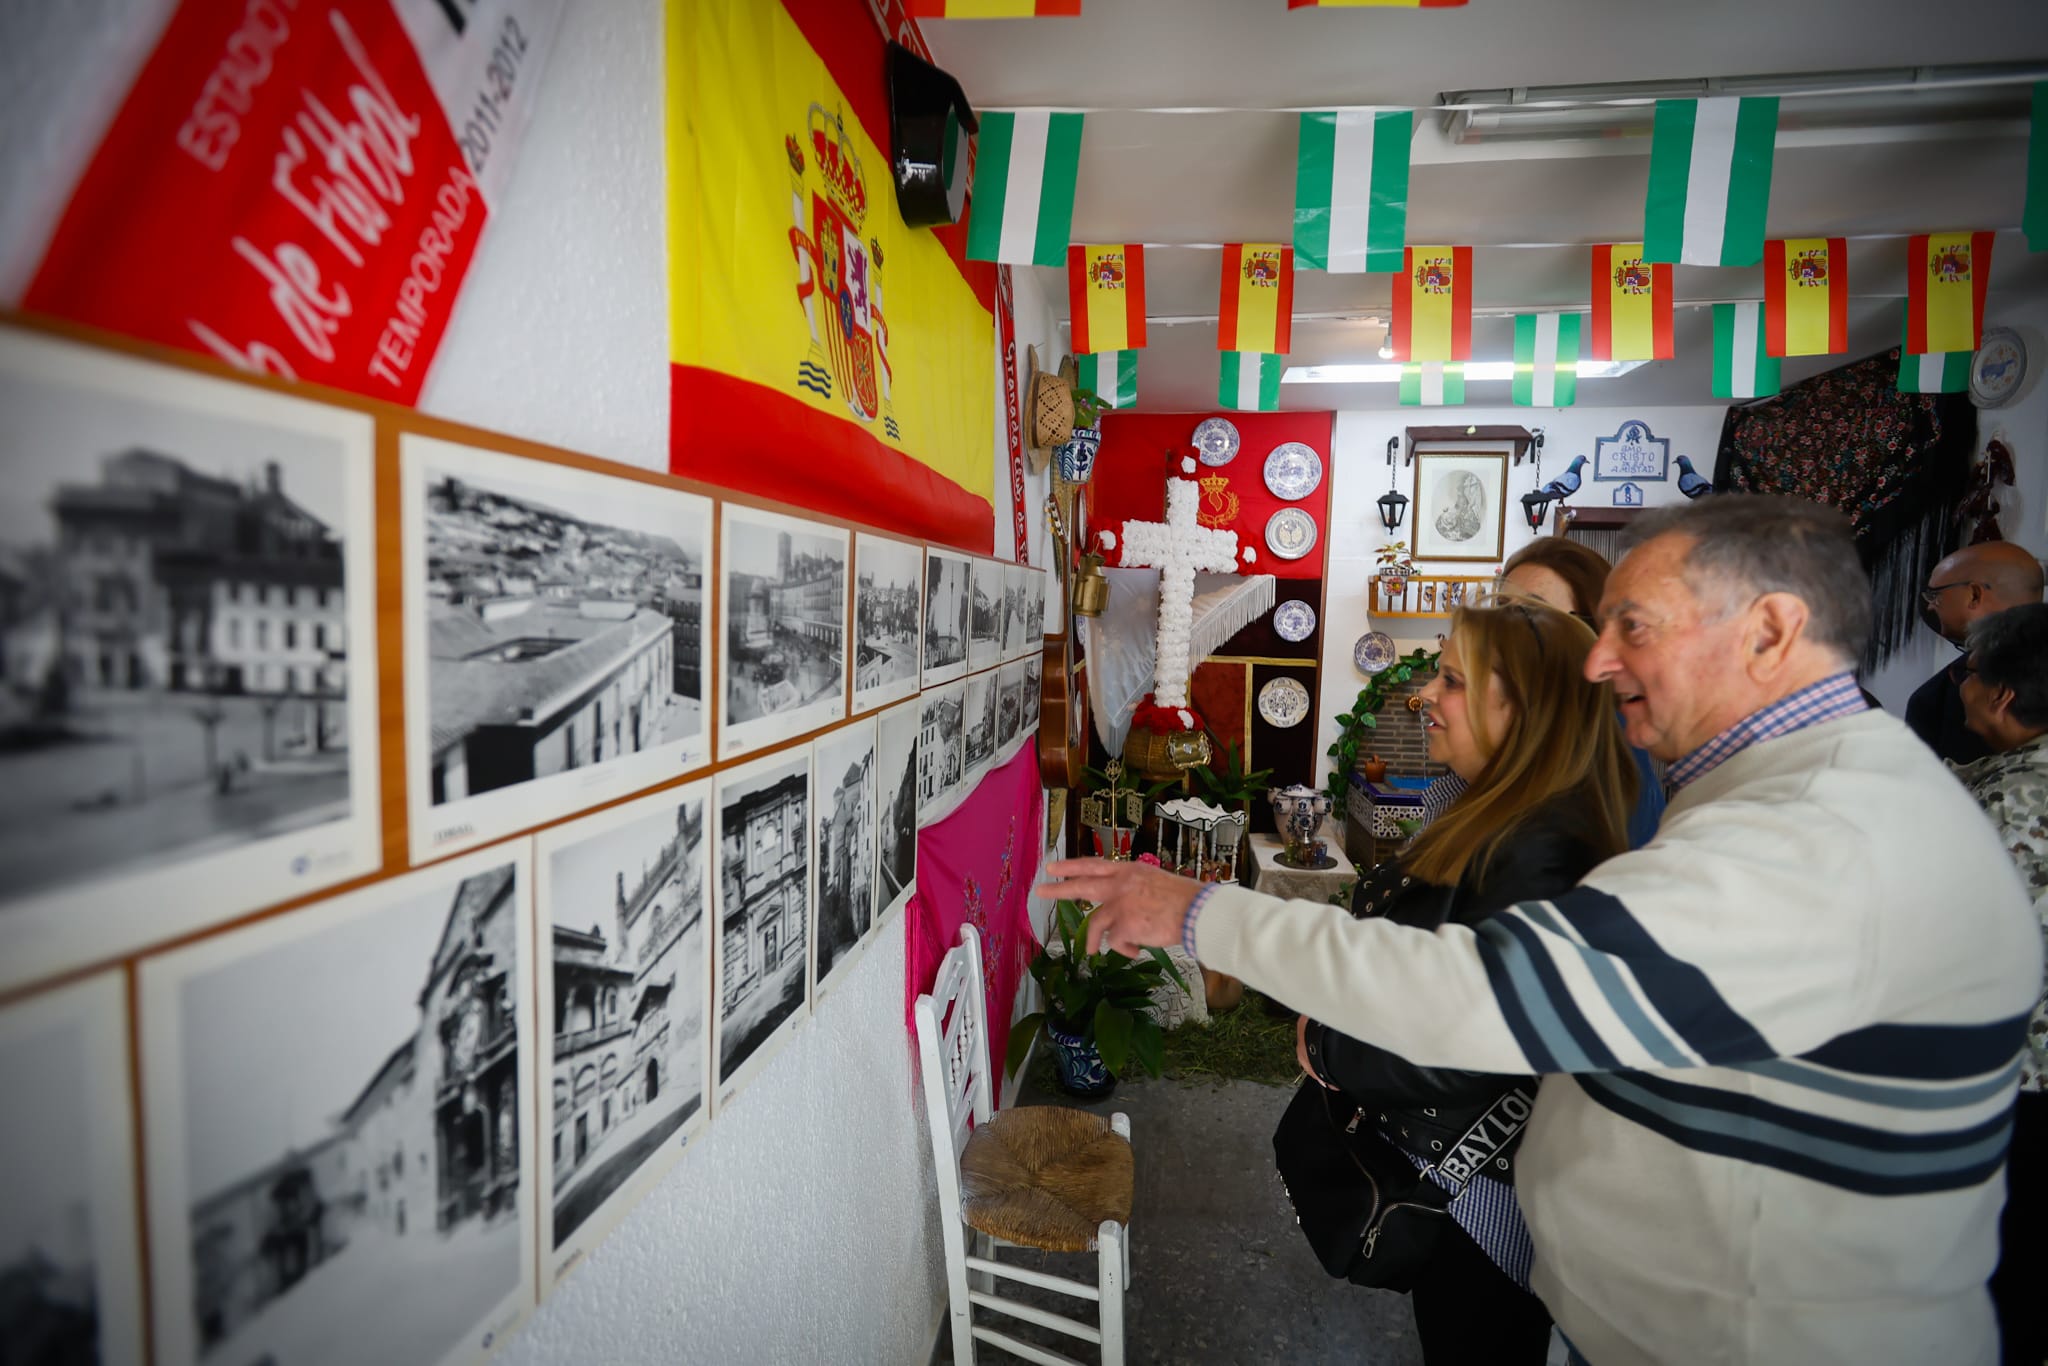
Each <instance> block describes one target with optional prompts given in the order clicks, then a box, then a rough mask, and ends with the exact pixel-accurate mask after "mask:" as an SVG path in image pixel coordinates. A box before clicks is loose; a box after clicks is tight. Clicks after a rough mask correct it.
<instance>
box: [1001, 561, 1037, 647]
mask: <svg viewBox="0 0 2048 1366" xmlns="http://www.w3.org/2000/svg"><path fill="white" fill-rule="evenodd" d="M1031 574H1032V570H1031V567H1030V566H1029V565H1023V564H1006V565H1004V566H1003V658H1004V659H1018V658H1021V657H1022V656H1023V654H1024V651H1025V649H1026V648H1027V642H1028V644H1029V648H1033V649H1035V648H1037V641H1036V639H1035V638H1033V637H1032V635H1031V632H1030V630H1029V629H1028V627H1027V617H1028V614H1029V611H1030V601H1031Z"/></svg>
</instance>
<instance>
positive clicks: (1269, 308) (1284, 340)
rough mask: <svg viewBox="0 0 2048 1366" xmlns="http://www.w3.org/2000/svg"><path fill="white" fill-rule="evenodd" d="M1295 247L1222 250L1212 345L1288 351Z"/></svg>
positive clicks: (1247, 244)
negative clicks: (1220, 287)
mask: <svg viewBox="0 0 2048 1366" xmlns="http://www.w3.org/2000/svg"><path fill="white" fill-rule="evenodd" d="M1293 332H1294V248H1292V247H1284V246H1282V245H1280V243H1278V242H1238V243H1234V244H1232V245H1230V246H1227V247H1225V248H1224V249H1223V297H1222V300H1221V303H1220V306H1219V307H1218V309H1217V327H1216V349H1217V350H1219V351H1267V352H1272V353H1274V354H1277V355H1283V356H1284V355H1286V354H1287V353H1288V352H1289V351H1290V350H1292V349H1293V346H1292V342H1293Z"/></svg>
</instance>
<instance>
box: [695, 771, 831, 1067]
mask: <svg viewBox="0 0 2048 1366" xmlns="http://www.w3.org/2000/svg"><path fill="white" fill-rule="evenodd" d="M717 803H718V917H719V930H720V935H719V948H718V995H719V1003H718V1036H717V1039H718V1093H719V1098H720V1101H721V1103H723V1101H725V1100H727V1099H729V1098H730V1091H729V1090H728V1088H730V1087H734V1086H736V1085H737V1084H738V1083H739V1082H740V1081H743V1080H744V1079H745V1076H746V1075H747V1074H748V1073H749V1072H750V1069H749V1068H748V1064H749V1062H751V1061H753V1060H754V1059H755V1057H756V1056H757V1055H758V1056H759V1057H760V1059H761V1060H762V1061H763V1062H765V1061H766V1059H767V1057H768V1053H767V1052H766V1051H765V1046H766V1045H767V1044H768V1043H769V1042H770V1041H771V1040H774V1039H776V1038H777V1037H778V1036H779V1035H780V1033H781V1031H782V1030H783V1028H784V1026H786V1025H789V1024H791V1023H792V1022H794V1021H795V1019H796V1018H797V1016H798V1014H799V1013H800V1012H801V1011H802V1010H803V1009H804V1001H805V997H806V995H807V988H808V965H809V961H810V953H809V939H808V936H809V933H810V911H811V908H810V887H811V882H810V863H809V860H810V844H811V831H810V825H809V819H810V809H811V754H810V751H809V750H808V749H799V750H797V751H795V752H794V753H788V752H785V753H781V754H774V755H770V756H768V757H767V758H765V759H761V760H758V761H756V762H754V763H751V764H747V765H744V766H742V767H740V768H737V769H727V770H725V772H723V773H721V774H719V775H718V795H717Z"/></svg>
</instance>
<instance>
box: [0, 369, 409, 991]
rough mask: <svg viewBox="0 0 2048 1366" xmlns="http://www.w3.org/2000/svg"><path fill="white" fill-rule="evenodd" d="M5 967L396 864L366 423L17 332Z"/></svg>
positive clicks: (113, 945) (2, 833)
mask: <svg viewBox="0 0 2048 1366" xmlns="http://www.w3.org/2000/svg"><path fill="white" fill-rule="evenodd" d="M0 412H4V413H5V414H6V415H7V416H6V420H5V421H4V422H0V473H4V475H5V479H6V489H7V492H6V496H5V497H0V889H4V890H0V939H4V940H5V942H6V943H7V945H8V950H7V952H6V953H5V954H0V988H5V987H9V986H15V985H19V984H21V983H23V982H27V981H31V980H33V979H35V978H37V977H40V976H44V975H47V974H51V973H55V972H59V971H63V970H65V969H69V968H74V967H79V966H83V965H84V964H87V963H90V962H93V961H96V960H101V959H106V958H110V957H114V956H116V955H119V954H121V953H123V952H126V951H128V950H131V949H135V948H140V947H142V946H144V945H146V944H149V943H152V942H157V941H161V940H164V939H168V938H171V937H174V936H176V935H179V934H183V933H187V932H189V931H192V930H195V929H200V928H203V927H204V926H206V925H208V924H213V923H219V922H220V921H224V920H228V919H231V918H233V917H234V916H236V915H239V914H242V913H244V912H247V911H251V910H255V909H257V908H258V907H261V906H264V905H267V904H269V903H271V902H275V901H282V900H284V899H286V898H288V897H294V896H301V895H304V894H306V893H308V892H316V891H319V890H320V889H321V888H323V887H328V886H332V885H334V884H335V883H337V882H341V881H344V880H346V879H348V878H351V877H356V876H359V875H361V874H363V873H366V872H371V871H373V870H375V869H376V868H378V867H379V866H380V865H381V864H382V862H383V842H382V836H381V831H380V826H379V811H378V792H377V744H376V740H377V684H376V680H377V659H376V629H375V622H376V604H375V602H374V596H375V594H374V588H373V585H374V583H375V575H376V566H375V562H374V542H373V531H374V521H375V517H374V510H373V503H372V495H371V482H370V481H371V470H372V464H373V457H374V443H375V429H374V426H373V424H372V423H371V421H370V419H369V418H367V417H365V416H362V415H360V414H357V413H351V412H346V411H344V410H341V409H338V408H329V407H326V406H324V405H321V404H317V403H312V402H308V401H305V400H301V399H295V398H288V397H285V396H284V395H281V394H275V393H271V392H268V391H266V390H263V389H258V388H255V387H252V386H249V385H246V384H240V383H237V382H235V381H232V380H224V379H215V378H212V377H210V376H203V375H198V374H194V373H192V372H189V371H186V370H181V369H178V368H176V367H173V366H168V365H160V364H155V363H151V362H147V361H141V360H135V359H131V358H128V357H125V356H116V355H113V354H111V353H108V352H104V351H99V350H95V349H93V348H89V347H85V346H81V345H78V344H76V343H72V342H61V341H56V340H54V339H47V338H41V337H36V336H32V335H30V334H28V333H25V332H20V331H17V330H14V329H11V328H0Z"/></svg>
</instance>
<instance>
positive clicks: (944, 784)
mask: <svg viewBox="0 0 2048 1366" xmlns="http://www.w3.org/2000/svg"><path fill="white" fill-rule="evenodd" d="M918 702H919V704H920V706H921V708H922V710H921V711H920V714H919V719H918V727H917V821H918V824H919V825H930V824H931V823H932V822H933V821H936V820H938V819H939V818H940V817H942V816H944V815H946V814H947V813H948V812H950V811H951V810H952V809H953V808H954V807H956V806H958V805H959V804H960V797H961V795H962V792H961V788H962V781H963V779H964V778H965V777H966V775H967V768H966V763H967V755H966V751H965V749H964V748H963V747H962V744H961V741H962V738H963V733H964V728H963V725H962V722H963V720H964V718H963V716H962V712H963V710H964V709H965V707H966V705H967V682H966V680H965V679H962V680H961V681H960V682H958V683H948V684H947V685H946V686H944V687H942V688H927V689H926V690H925V692H924V693H923V695H922V696H920V697H919V698H918Z"/></svg>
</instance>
